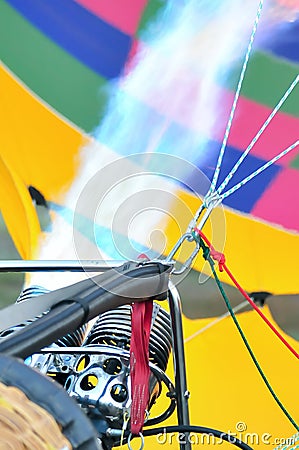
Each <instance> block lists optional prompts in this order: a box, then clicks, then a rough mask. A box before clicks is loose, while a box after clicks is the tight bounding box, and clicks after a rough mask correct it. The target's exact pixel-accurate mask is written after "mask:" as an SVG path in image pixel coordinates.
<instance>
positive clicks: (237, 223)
mask: <svg viewBox="0 0 299 450" xmlns="http://www.w3.org/2000/svg"><path fill="white" fill-rule="evenodd" d="M177 197H178V200H179V201H178V202H177V203H176V204H175V205H172V206H170V212H169V215H170V216H171V215H172V216H173V217H175V218H176V219H177V222H178V223H179V224H180V227H178V225H177V223H175V222H174V221H171V222H169V224H168V226H167V228H166V230H165V234H166V236H167V237H170V239H169V240H168V242H167V248H166V250H165V254H167V253H168V252H169V251H170V249H171V247H172V245H173V244H174V242H175V241H176V240H177V239H178V237H179V236H180V234H181V233H182V232H185V230H186V227H187V225H188V222H189V220H190V217H191V214H193V213H194V212H195V211H196V210H197V209H198V207H199V205H200V200H199V199H198V198H195V197H194V196H192V195H191V194H188V193H186V192H184V191H179V192H177ZM182 204H184V205H187V207H188V208H189V209H190V217H187V218H186V214H185V210H186V208H184V211H183V213H182V211H181V210H183V208H182V206H181V205H182ZM203 231H204V233H205V234H206V235H207V237H208V238H209V239H211V240H212V243H213V245H214V247H215V248H216V249H217V250H219V251H224V253H225V256H226V262H227V266H228V267H229V269H230V270H231V272H232V273H233V275H234V276H235V277H236V278H237V280H238V282H239V283H240V284H241V286H242V287H243V288H244V289H246V290H247V291H248V292H253V291H269V292H271V293H274V294H295V293H298V292H299V285H298V278H299V266H298V261H297V255H298V253H299V236H298V234H295V233H290V232H287V231H286V230H283V229H281V228H278V227H277V228H276V227H274V226H270V225H268V224H266V223H263V222H260V221H258V220H254V219H253V217H252V216H246V215H241V214H240V213H236V212H233V211H232V210H230V209H227V208H222V207H221V208H220V207H219V208H217V211H216V210H215V211H214V212H213V214H212V216H211V220H209V221H208V222H207V224H206V226H205V227H204V228H203ZM193 248H194V244H193V247H191V244H189V245H188V248H187V246H185V247H184V248H183V249H182V252H181V253H178V255H179V260H180V261H184V260H186V257H187V256H188V255H189V254H190V251H192V249H193ZM194 268H196V269H197V270H203V271H204V272H208V273H209V270H208V267H207V266H206V265H205V267H203V258H202V256H201V255H200V256H198V257H197V259H196V261H195V264H194ZM219 275H220V278H221V280H222V281H224V282H226V283H229V284H232V283H231V281H230V279H229V278H228V276H227V275H226V274H224V273H222V274H219Z"/></svg>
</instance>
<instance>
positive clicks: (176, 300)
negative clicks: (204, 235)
mask: <svg viewBox="0 0 299 450" xmlns="http://www.w3.org/2000/svg"><path fill="white" fill-rule="evenodd" d="M169 293H170V295H169V309H170V317H171V323H172V333H173V364H174V374H175V391H176V399H177V419H178V424H179V425H190V419H189V405H188V399H189V396H190V393H189V391H188V389H187V376H186V362H185V350H184V336H183V325H182V307H181V299H180V295H179V293H178V291H177V289H176V287H175V286H174V284H173V283H172V282H171V281H170V282H169ZM188 437H189V434H188V433H185V439H186V440H185V443H180V449H181V450H191V448H192V447H191V442H190V440H189V439H188Z"/></svg>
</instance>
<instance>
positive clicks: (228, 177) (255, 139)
mask: <svg viewBox="0 0 299 450" xmlns="http://www.w3.org/2000/svg"><path fill="white" fill-rule="evenodd" d="M298 83H299V75H297V76H296V78H295V79H294V80H293V82H292V83H291V85H290V86H289V88H288V89H287V90H286V92H285V93H284V95H283V96H282V97H281V99H280V100H279V102H278V103H277V105H276V106H275V108H274V109H273V111H272V112H271V113H270V115H269V116H268V118H267V119H266V120H265V122H264V123H263V125H262V126H261V128H260V129H259V131H258V132H257V133H256V135H255V136H254V138H253V139H252V141H251V142H250V144H249V145H248V147H247V148H246V149H245V150H244V152H243V153H242V155H241V156H240V158H239V159H238V161H237V162H236V163H235V165H234V167H233V168H232V169H231V171H230V172H229V174H228V175H227V176H226V178H225V179H224V180H223V182H222V183H221V185H220V186H219V188H218V189H217V193H218V194H220V193H221V192H222V191H223V189H224V188H225V187H226V186H227V185H228V183H229V182H230V180H231V179H232V177H233V175H234V174H235V173H236V171H237V169H238V168H239V166H240V165H241V163H242V162H243V161H244V159H245V158H246V156H247V155H248V153H249V152H250V151H251V149H252V148H253V146H254V145H255V144H256V143H257V141H258V140H259V138H260V137H261V135H262V134H263V132H264V131H265V129H266V128H267V126H268V125H269V124H270V122H271V121H272V120H273V118H274V117H275V115H276V114H277V112H278V111H279V109H280V108H281V106H282V105H283V104H284V102H285V101H286V99H287V98H288V97H289V96H290V94H291V93H292V91H293V90H294V89H295V87H296V86H297V84H298ZM282 156H284V155H282Z"/></svg>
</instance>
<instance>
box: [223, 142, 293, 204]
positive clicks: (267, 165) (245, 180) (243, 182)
mask: <svg viewBox="0 0 299 450" xmlns="http://www.w3.org/2000/svg"><path fill="white" fill-rule="evenodd" d="M298 145H299V140H298V141H296V142H294V144H292V145H290V146H289V147H288V148H286V149H285V150H283V151H282V152H280V153H279V154H278V155H276V156H274V158H272V159H271V160H270V161H267V162H266V163H265V164H264V165H263V166H261V167H259V168H258V169H257V170H255V171H254V172H252V173H251V174H250V175H248V176H247V177H245V178H243V180H241V181H240V182H239V183H237V184H235V185H234V186H233V187H231V188H230V189H229V190H228V191H226V192H224V193H223V194H221V195H220V197H221V200H223V199H224V198H226V197H228V196H229V195H231V194H233V193H234V192H236V191H237V190H238V189H240V187H242V186H244V184H246V183H248V181H250V180H252V178H254V177H256V176H257V175H259V174H260V173H261V172H263V171H264V170H266V169H267V168H268V167H270V166H272V164H274V163H275V162H276V161H278V160H279V159H280V158H282V157H283V156H285V155H286V154H287V153H289V152H290V151H292V150H293V149H294V148H295V147H297V146H298Z"/></svg>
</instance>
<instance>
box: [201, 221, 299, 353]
mask: <svg viewBox="0 0 299 450" xmlns="http://www.w3.org/2000/svg"><path fill="white" fill-rule="evenodd" d="M194 231H195V232H196V233H197V234H199V236H200V237H201V238H202V239H203V240H204V241H205V243H206V244H207V246H208V247H209V249H210V255H211V256H212V258H213V259H215V261H218V264H219V270H220V272H223V270H225V272H226V273H227V275H228V276H229V277H230V279H231V280H232V282H233V283H234V284H235V286H236V287H237V288H238V289H239V291H240V292H241V294H242V295H243V296H244V297H245V298H246V300H247V301H248V302H249V303H250V305H251V306H252V308H253V309H255V311H256V312H257V313H258V314H259V315H260V316H261V318H262V319H263V320H264V321H265V322H266V324H267V325H268V326H269V327H270V328H271V330H272V331H273V332H274V333H275V334H276V336H277V337H278V338H279V339H280V340H281V342H282V343H283V344H284V345H285V346H286V347H287V348H288V349H289V350H290V351H291V352H292V353H293V355H295V356H296V358H298V359H299V353H297V352H296V350H295V349H294V348H293V347H292V346H291V344H289V342H287V341H286V340H285V338H284V337H283V336H282V335H281V334H280V332H279V331H278V330H277V328H276V327H275V326H274V325H273V324H272V323H271V322H270V321H269V319H268V318H267V317H266V316H265V314H264V313H262V311H261V310H260V308H259V307H258V306H257V305H256V304H255V303H254V301H253V300H252V299H251V298H250V297H249V295H248V294H247V293H246V292H245V291H244V289H243V288H242V287H241V286H240V284H239V283H238V282H237V280H236V279H235V277H234V276H233V274H232V273H231V271H230V270H229V268H228V267H227V266H226V264H225V256H224V254H223V253H220V252H217V251H216V250H215V249H214V247H213V246H212V244H211V242H210V241H209V240H208V238H207V237H206V236H205V235H204V234H203V232H202V231H201V230H199V229H198V228H194Z"/></svg>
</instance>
